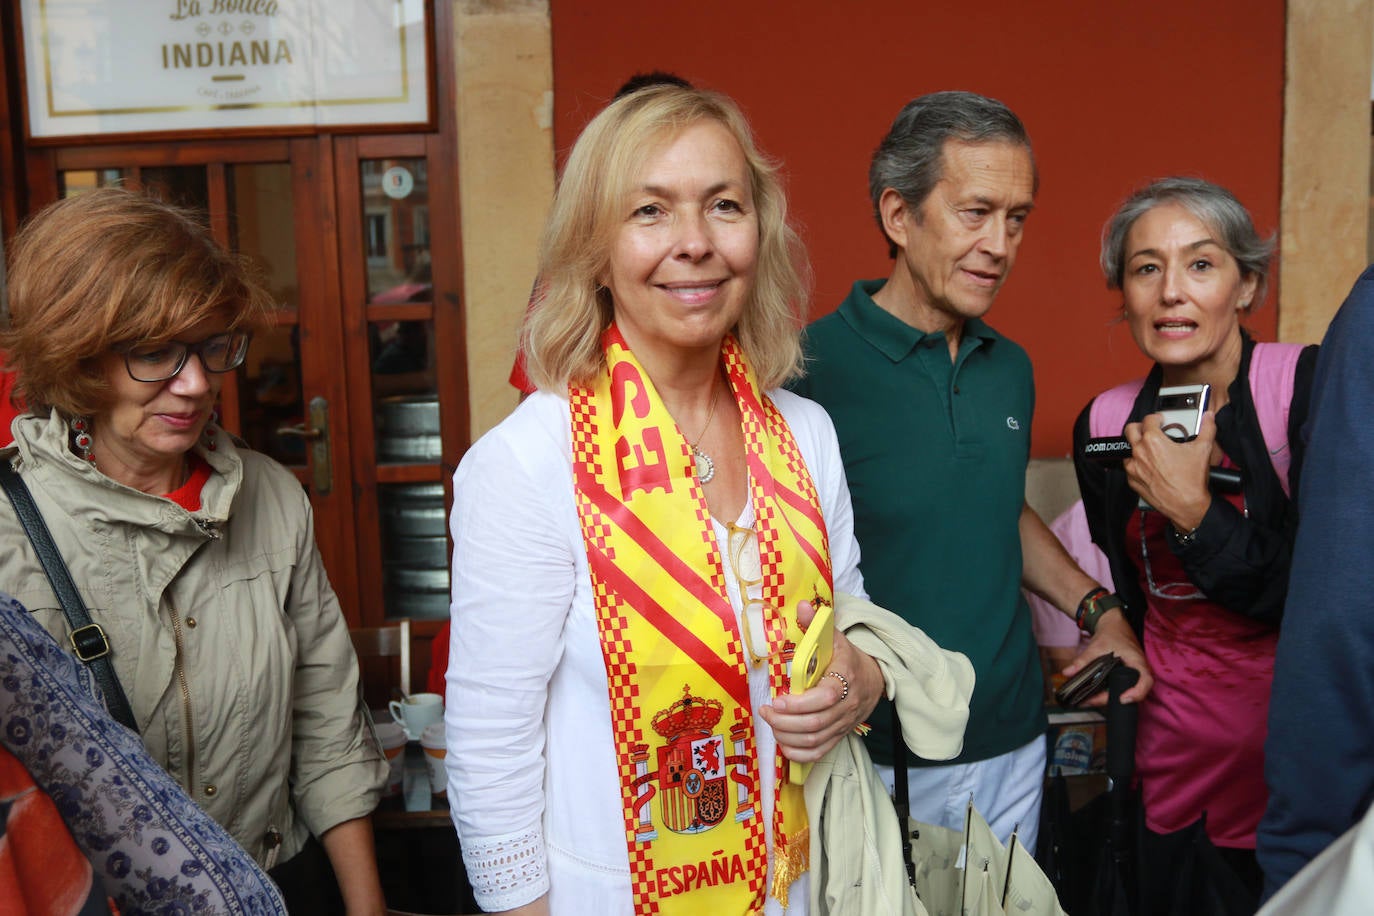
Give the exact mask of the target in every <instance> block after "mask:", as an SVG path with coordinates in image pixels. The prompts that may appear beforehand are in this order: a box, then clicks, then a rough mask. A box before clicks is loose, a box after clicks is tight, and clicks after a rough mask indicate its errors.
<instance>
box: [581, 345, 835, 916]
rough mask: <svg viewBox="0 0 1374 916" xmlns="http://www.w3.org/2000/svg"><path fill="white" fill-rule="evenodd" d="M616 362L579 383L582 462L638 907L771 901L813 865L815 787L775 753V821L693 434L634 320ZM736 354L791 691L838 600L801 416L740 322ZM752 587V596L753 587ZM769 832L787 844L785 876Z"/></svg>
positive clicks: (744, 907) (784, 685) (711, 909)
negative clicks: (799, 427) (769, 389)
mask: <svg viewBox="0 0 1374 916" xmlns="http://www.w3.org/2000/svg"><path fill="white" fill-rule="evenodd" d="M602 344H603V346H604V348H605V352H606V366H605V370H604V371H603V372H602V373H601V375H600V376H599V377H598V378H597V379H596V381H595V383H594V384H593V385H592V386H591V387H576V386H570V388H569V398H570V401H571V405H572V444H573V473H574V482H575V486H576V493H577V509H578V515H579V518H580V521H581V528H582V536H583V539H584V541H585V543H586V547H587V559H588V562H589V565H590V569H591V578H592V585H593V590H594V592H595V602H596V613H597V626H598V630H599V633H600V637H601V649H602V654H603V657H604V659H605V663H606V684H607V689H608V691H609V694H610V701H611V719H612V728H613V731H614V735H615V741H616V759H617V763H618V766H619V771H620V782H621V790H622V800H623V803H624V816H625V842H626V845H627V847H628V850H629V859H630V871H631V885H632V892H633V895H634V906H635V912H636V913H639V914H650V913H656V914H658V913H661V914H697V913H731V914H733V913H741V914H743V913H760V912H762V911H763V903H764V899H765V894H768V895H771V896H773V897H775V898H777V899H778V900H779V901H780V902H781V903H782V904H783V905H784V906H786V904H787V889H788V886H789V885H790V884H791V883H792V882H793V881H794V880H796V878H797V877H798V876H799V875H801V874H802V873H803V872H805V871H806V869H807V865H808V862H807V859H808V842H809V835H808V828H807V822H806V808H805V804H804V802H803V798H802V788H801V786H794V785H791V784H789V783H788V782H787V779H786V774H787V767H786V762H785V761H784V760H783V758H782V756H781V755H780V754H775V755H774V759H773V760H769V761H764V762H763V765H765V766H771V767H773V772H774V785H775V787H776V789H777V791H776V793H775V804H774V806H773V823H772V824H771V825H765V824H764V823H762V821H763V805H762V798H761V793H760V781H759V771H758V767H759V761H758V754H757V750H756V747H755V736H754V726H753V709H752V707H751V704H750V700H749V683H748V674H747V669H746V664H747V662H746V660H745V654H744V651H743V645H742V642H741V634H740V627H739V624H738V622H737V617H736V613H735V611H734V609H733V608H732V607H731V605H730V601H729V598H728V597H727V592H726V587H725V581H726V579H725V577H726V576H727V575H728V574H730V572H729V570H728V569H727V567H726V566H725V564H724V563H723V562H722V555H721V550H720V547H719V545H718V544H717V543H716V538H715V536H714V533H713V529H712V526H711V519H710V514H709V512H708V510H707V506H706V499H705V496H704V494H703V492H702V489H701V484H700V483H699V482H698V481H697V478H696V475H695V473H694V468H695V462H694V459H693V455H692V452H691V448H690V446H689V444H688V442H687V439H686V437H685V436H684V435H683V433H682V431H681V430H679V429H678V428H677V425H676V424H675V423H674V421H673V418H672V416H671V415H670V414H669V413H668V411H667V409H666V408H665V407H664V405H663V402H662V401H661V400H660V399H659V396H658V393H657V392H656V391H655V390H654V386H653V384H652V382H650V380H649V377H648V374H647V373H646V372H645V371H644V369H643V367H642V366H640V364H639V363H638V362H637V361H636V360H635V357H634V355H633V354H632V353H631V352H630V350H629V347H628V346H627V345H626V344H625V341H624V339H623V338H622V337H621V335H620V333H619V331H618V330H617V329H616V328H615V327H614V326H612V327H611V328H610V329H608V330H607V331H606V333H605V335H604V337H603V340H602ZM721 358H722V364H723V366H724V369H725V372H726V376H727V378H728V380H729V383H730V387H731V390H732V392H733V395H734V398H735V403H736V404H737V405H738V407H739V411H740V415H741V418H742V421H741V422H742V430H743V433H744V441H745V451H746V456H747V461H748V467H749V480H750V482H749V487H750V493H749V498H750V501H751V503H752V505H753V509H754V517H755V519H756V521H755V528H756V531H757V537H758V544H759V554H760V561H761V562H760V568H761V571H762V580H763V586H762V587H763V611H762V613H763V617H764V632H765V633H767V634H770V640H769V643H768V645H769V658H768V660H767V664H768V666H769V682H770V685H771V688H772V693H773V695H774V696H777V695H779V694H782V693H786V692H787V689H788V671H787V667H788V662H789V661H790V660H791V654H792V648H793V647H794V646H795V644H796V641H797V639H798V638H799V637H800V635H801V631H800V628H799V627H798V625H797V620H796V606H797V602H798V601H800V600H802V599H808V600H815V599H817V598H819V599H821V600H825V601H829V600H830V599H831V570H830V552H829V546H828V544H827V540H826V530H825V523H824V520H823V519H822V518H821V510H820V503H819V500H818V499H817V495H816V488H815V485H814V484H813V482H812V480H811V476H810V474H809V473H808V472H807V469H806V464H805V462H804V461H803V460H802V457H801V453H800V451H799V450H798V449H797V444H796V441H795V439H794V438H793V436H792V432H791V430H790V429H788V426H787V422H786V421H785V420H784V419H783V417H782V414H781V413H780V412H779V411H778V409H777V407H776V406H775V405H774V404H773V402H772V401H771V400H770V399H769V398H768V397H767V396H766V395H765V394H764V393H763V392H762V391H760V390H759V386H758V383H757V380H756V379H755V377H754V374H753V371H752V370H751V369H750V367H749V365H748V363H747V361H746V360H745V358H744V353H743V351H742V350H741V349H740V347H739V344H738V343H737V342H736V341H735V340H734V339H733V338H726V340H725V341H724V343H723V344H722V349H721ZM746 600H747V599H746ZM766 830H771V836H772V843H773V851H774V869H773V871H774V874H773V881H772V887H765V883H766V874H767V867H768V850H767V839H766V834H765V831H766Z"/></svg>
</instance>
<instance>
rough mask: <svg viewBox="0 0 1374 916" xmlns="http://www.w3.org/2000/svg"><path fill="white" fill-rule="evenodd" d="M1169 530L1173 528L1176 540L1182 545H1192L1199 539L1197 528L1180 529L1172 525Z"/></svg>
mask: <svg viewBox="0 0 1374 916" xmlns="http://www.w3.org/2000/svg"><path fill="white" fill-rule="evenodd" d="M1201 527H1202V526H1201V525H1199V526H1198V528H1201ZM1169 530H1171V531H1172V532H1173V533H1174V541H1175V542H1176V543H1177V544H1178V546H1180V547H1191V546H1192V545H1193V542H1194V541H1196V540H1197V528H1194V529H1192V530H1191V531H1179V530H1178V529H1177V528H1175V527H1174V526H1173V525H1170V526H1169Z"/></svg>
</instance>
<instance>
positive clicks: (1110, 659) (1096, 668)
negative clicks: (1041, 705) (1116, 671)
mask: <svg viewBox="0 0 1374 916" xmlns="http://www.w3.org/2000/svg"><path fill="white" fill-rule="evenodd" d="M1119 664H1121V659H1119V658H1117V657H1116V656H1115V655H1113V654H1112V653H1110V652H1109V653H1107V654H1106V655H1099V656H1098V657H1097V658H1095V659H1093V660H1092V661H1090V662H1088V664H1087V666H1086V667H1085V668H1084V669H1083V670H1082V671H1080V672H1078V673H1077V674H1075V675H1074V676H1073V677H1071V678H1069V679H1068V680H1067V681H1065V682H1064V683H1063V684H1061V685H1060V686H1059V689H1058V690H1056V691H1055V692H1054V701H1055V702H1056V703H1058V704H1059V705H1060V706H1077V705H1078V704H1079V703H1082V702H1083V701H1084V700H1086V699H1087V698H1088V697H1090V696H1092V695H1093V694H1095V693H1097V692H1098V691H1099V690H1106V689H1107V675H1108V674H1110V673H1111V670H1112V669H1113V668H1115V667H1116V666H1117V665H1119Z"/></svg>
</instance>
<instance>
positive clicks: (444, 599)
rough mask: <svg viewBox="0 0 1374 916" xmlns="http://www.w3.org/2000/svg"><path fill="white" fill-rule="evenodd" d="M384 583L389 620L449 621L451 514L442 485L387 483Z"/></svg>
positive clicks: (381, 504) (381, 497) (382, 489)
mask: <svg viewBox="0 0 1374 916" xmlns="http://www.w3.org/2000/svg"><path fill="white" fill-rule="evenodd" d="M377 503H378V508H379V510H380V513H381V520H382V545H383V547H382V549H383V551H384V552H385V554H384V556H383V558H382V569H383V579H384V580H385V582H386V591H385V596H384V597H385V603H386V615H387V616H388V617H414V618H419V619H429V620H435V619H444V618H447V617H448V606H449V579H448V513H447V512H445V511H444V485H443V484H441V483H421V484H383V485H382V486H379V487H378V488H377Z"/></svg>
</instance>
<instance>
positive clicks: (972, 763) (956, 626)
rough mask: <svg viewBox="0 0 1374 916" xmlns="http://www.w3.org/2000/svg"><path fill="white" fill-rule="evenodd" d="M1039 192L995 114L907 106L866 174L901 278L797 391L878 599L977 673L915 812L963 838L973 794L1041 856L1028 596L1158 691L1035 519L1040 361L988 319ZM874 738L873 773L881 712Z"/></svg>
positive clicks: (1012, 135) (1111, 609)
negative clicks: (845, 483) (812, 405)
mask: <svg viewBox="0 0 1374 916" xmlns="http://www.w3.org/2000/svg"><path fill="white" fill-rule="evenodd" d="M1037 180H1038V179H1037V172H1036V167H1035V159H1034V156H1033V155H1032V152H1031V147H1030V140H1029V138H1028V137H1027V135H1026V131H1025V128H1024V126H1023V125H1022V124H1021V121H1020V119H1018V118H1017V117H1016V115H1015V114H1013V113H1012V112H1011V110H1010V109H1009V108H1007V107H1006V105H1004V104H1002V103H1001V102H998V101H996V100H994V99H989V98H986V97H984V96H980V95H975V94H973V93H969V92H938V93H934V94H932V95H927V96H923V97H921V98H918V99H915V100H914V101H912V102H910V103H908V104H907V105H906V107H904V108H903V109H902V111H901V113H900V114H898V116H897V119H896V121H895V122H894V123H893V125H892V128H891V130H890V131H889V132H888V134H887V136H886V137H884V138H883V141H882V143H881V144H880V145H879V147H878V149H877V151H876V152H875V153H874V155H873V162H872V166H871V168H870V172H869V190H870V194H871V197H872V201H873V209H874V215H875V217H876V219H877V221H878V225H879V227H880V228H881V229H882V232H883V235H884V236H885V238H886V240H887V243H888V249H889V254H890V255H891V257H892V258H893V267H892V273H891V275H890V276H889V277H888V278H887V279H886V280H875V281H859V282H857V283H855V284H854V288H853V290H852V292H851V293H850V295H849V297H848V298H847V299H846V300H845V301H844V303H843V304H842V305H841V306H840V308H839V309H838V310H837V311H836V312H834V313H833V314H831V315H828V316H826V317H825V318H822V319H820V320H819V321H817V322H815V323H814V324H812V325H811V327H810V328H809V329H808V332H807V347H808V351H809V356H810V358H811V362H810V363H809V365H808V373H809V374H808V376H807V377H806V378H805V379H803V380H802V381H801V382H800V383H798V384H797V386H796V390H797V391H798V392H799V393H801V394H803V395H806V396H807V397H810V398H814V399H815V400H817V401H819V402H820V403H822V404H823V405H825V407H826V409H827V410H828V411H829V412H830V415H831V417H832V418H833V419H834V421H835V428H836V431H837V432H838V434H839V441H840V450H841V453H842V455H843V458H844V465H845V473H846V475H847V476H848V479H849V485H850V491H851V493H852V495H853V500H854V531H855V534H856V535H857V536H858V539H859V546H860V548H861V550H862V556H863V560H862V564H863V570H864V583H865V585H866V587H867V588H868V591H869V594H870V595H871V597H872V598H873V600H874V601H875V602H877V603H879V604H881V605H883V606H884V607H887V608H891V609H892V610H893V611H895V612H897V613H900V614H902V615H903V616H904V617H905V618H906V619H907V620H909V621H910V622H911V623H913V624H915V625H916V626H919V627H921V628H922V629H924V630H925V631H926V632H927V633H928V634H929V635H930V636H932V637H933V638H934V639H935V640H936V641H937V642H939V643H940V644H941V645H942V646H944V647H946V648H950V649H955V650H958V651H960V652H963V653H965V654H966V655H968V657H969V659H970V660H971V661H972V662H973V665H974V669H975V670H976V672H977V676H978V681H977V685H976V687H975V688H974V694H973V700H972V703H971V708H970V716H969V724H968V729H967V731H966V733H965V737H964V750H963V753H962V754H961V755H960V756H959V757H958V758H956V759H955V760H954V761H952V762H935V761H927V760H920V759H916V760H913V766H912V769H911V771H910V785H911V803H912V816H913V817H915V818H916V819H917V820H920V821H924V822H927V823H937V824H943V825H945V826H949V827H955V828H962V827H963V811H964V806H965V805H966V804H967V802H968V799H969V797H970V795H972V797H973V800H974V803H975V804H976V805H977V807H978V810H979V811H980V812H981V813H982V814H983V815H984V816H985V817H986V818H987V820H988V823H989V824H990V825H991V826H992V828H993V830H994V831H995V832H996V833H997V834H998V836H999V837H1001V838H1002V839H1003V840H1004V841H1005V840H1006V839H1007V838H1008V837H1009V836H1010V834H1011V832H1012V830H1013V829H1014V828H1016V827H1017V825H1019V835H1020V837H1021V840H1022V842H1023V843H1025V844H1026V845H1027V846H1028V847H1029V848H1031V849H1034V848H1035V840H1036V834H1037V830H1038V823H1039V809H1040V797H1041V787H1042V784H1043V777H1044V769H1045V742H1044V732H1045V716H1044V710H1043V702H1042V696H1043V692H1042V691H1043V688H1042V679H1041V674H1040V667H1039V657H1038V653H1037V650H1036V645H1035V640H1034V638H1033V636H1032V634H1031V627H1030V612H1029V609H1028V608H1027V606H1026V602H1025V599H1024V598H1023V597H1022V595H1021V587H1022V586H1023V585H1024V586H1025V587H1027V588H1029V589H1031V590H1032V591H1033V592H1035V593H1036V594H1039V595H1042V596H1043V597H1045V598H1046V599H1047V600H1049V601H1050V602H1051V603H1052V604H1054V605H1055V606H1056V607H1058V608H1059V609H1060V610H1062V611H1064V612H1065V613H1066V614H1069V615H1071V616H1078V617H1079V619H1080V623H1081V624H1082V625H1085V626H1086V627H1087V628H1089V629H1092V630H1095V633H1096V635H1095V636H1094V639H1093V641H1092V643H1091V644H1090V645H1089V647H1088V649H1087V650H1086V651H1085V652H1084V653H1083V654H1082V655H1080V656H1079V657H1078V658H1077V659H1075V661H1074V664H1073V665H1071V666H1070V668H1069V669H1067V670H1068V671H1069V673H1072V672H1074V671H1076V670H1077V669H1078V668H1079V667H1081V665H1082V664H1083V663H1085V662H1087V661H1088V660H1091V659H1092V658H1094V657H1096V656H1097V655H1100V654H1103V653H1105V652H1111V651H1114V652H1116V654H1117V655H1119V656H1121V657H1123V658H1124V659H1125V660H1126V662H1127V663H1128V664H1130V665H1132V667H1136V668H1138V669H1139V670H1140V671H1141V672H1142V677H1141V681H1140V683H1139V684H1138V685H1137V686H1136V687H1135V688H1133V689H1132V691H1131V692H1130V693H1128V694H1127V698H1128V699H1131V700H1135V699H1139V698H1141V697H1143V696H1144V695H1145V693H1146V692H1148V690H1149V687H1150V681H1151V678H1150V675H1149V669H1148V666H1147V665H1146V664H1145V659H1144V656H1143V654H1142V653H1141V651H1140V647H1139V644H1138V643H1137V642H1136V639H1135V636H1134V635H1133V634H1132V632H1131V628H1130V625H1129V624H1128V623H1127V622H1126V619H1125V617H1124V616H1123V615H1122V614H1121V612H1120V610H1118V609H1117V608H1118V607H1119V604H1120V603H1119V601H1117V600H1116V599H1115V596H1112V595H1109V594H1107V593H1106V591H1105V590H1102V589H1099V588H1098V583H1097V582H1095V581H1094V580H1093V579H1092V578H1091V577H1089V576H1088V575H1087V574H1086V573H1084V572H1083V571H1082V570H1080V569H1079V568H1078V566H1077V565H1076V564H1075V563H1074V562H1073V560H1072V559H1071V558H1070V557H1069V556H1068V554H1067V553H1066V552H1065V551H1064V550H1063V548H1062V547H1061V546H1060V545H1059V542H1058V541H1057V540H1056V539H1055V537H1054V535H1053V534H1051V533H1050V531H1049V529H1048V528H1046V527H1045V525H1044V523H1043V522H1042V521H1041V520H1040V518H1039V517H1038V516H1037V515H1036V514H1035V513H1034V512H1033V511H1032V510H1031V509H1030V507H1029V506H1027V505H1026V503H1025V475H1026V462H1027V460H1028V459H1029V456H1030V425H1031V415H1032V412H1033V409H1034V400H1035V395H1034V385H1033V381H1032V377H1031V364H1030V359H1029V357H1027V355H1026V352H1025V351H1024V350H1023V349H1021V347H1019V346H1017V345H1016V344H1015V343H1013V342H1012V341H1010V340H1008V339H1007V338H1005V337H1003V336H1002V335H1000V334H998V333H997V332H996V331H994V330H993V329H992V328H990V327H989V326H988V325H987V324H985V323H984V322H983V320H982V319H983V315H984V314H986V313H987V311H988V309H990V308H991V307H992V303H993V300H994V299H995V298H996V296H997V292H998V290H1000V289H1001V287H1002V284H1003V283H1004V282H1005V281H1006V279H1007V276H1008V275H1009V274H1010V273H1011V268H1012V266H1013V265H1014V264H1015V262H1016V254H1017V249H1018V248H1019V246H1020V244H1021V238H1022V232H1023V229H1024V227H1025V223H1026V219H1027V217H1028V216H1029V215H1030V212H1031V209H1032V208H1033V206H1034V203H1035V193H1036V187H1037ZM1080 612H1081V613H1080ZM873 724H874V727H875V728H874V734H873V735H872V736H871V737H870V742H869V748H870V751H871V752H872V754H873V757H874V759H875V761H877V762H878V763H879V765H880V768H881V767H882V765H883V764H890V763H891V761H892V754H891V737H890V731H889V730H888V725H889V722H888V721H887V715H886V713H885V712H882V711H880V712H879V713H876V714H875V721H874V723H873ZM890 774H891V769H890V768H886V769H885V772H884V775H885V776H888V777H889V784H890Z"/></svg>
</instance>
